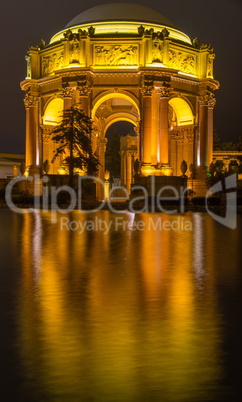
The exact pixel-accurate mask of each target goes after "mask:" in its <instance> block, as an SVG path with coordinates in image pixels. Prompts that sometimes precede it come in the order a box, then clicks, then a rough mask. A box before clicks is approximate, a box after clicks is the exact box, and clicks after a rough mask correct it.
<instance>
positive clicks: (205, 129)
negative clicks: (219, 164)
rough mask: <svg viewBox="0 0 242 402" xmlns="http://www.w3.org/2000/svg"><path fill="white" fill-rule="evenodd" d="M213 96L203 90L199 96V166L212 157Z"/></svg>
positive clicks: (209, 160) (205, 163)
mask: <svg viewBox="0 0 242 402" xmlns="http://www.w3.org/2000/svg"><path fill="white" fill-rule="evenodd" d="M215 102H216V100H215V97H214V94H213V93H212V92H209V91H203V93H202V94H201V96H200V97H199V139H200V141H199V149H200V153H199V155H200V166H209V165H210V163H212V159H213V108H214V106H215Z"/></svg>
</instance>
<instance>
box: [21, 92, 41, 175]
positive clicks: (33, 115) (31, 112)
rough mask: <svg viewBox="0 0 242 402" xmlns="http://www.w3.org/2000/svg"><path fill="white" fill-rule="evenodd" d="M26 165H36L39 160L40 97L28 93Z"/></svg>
mask: <svg viewBox="0 0 242 402" xmlns="http://www.w3.org/2000/svg"><path fill="white" fill-rule="evenodd" d="M24 104H25V108H26V167H29V166H36V165H37V160H38V155H37V153H38V98H37V97H35V96H33V95H32V94H31V93H26V95H25V99H24Z"/></svg>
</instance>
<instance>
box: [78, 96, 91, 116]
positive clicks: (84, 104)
mask: <svg viewBox="0 0 242 402" xmlns="http://www.w3.org/2000/svg"><path fill="white" fill-rule="evenodd" d="M79 105H80V106H79V108H80V109H81V110H82V111H83V112H84V113H85V115H86V116H89V106H88V95H83V96H82V95H80V97H79Z"/></svg>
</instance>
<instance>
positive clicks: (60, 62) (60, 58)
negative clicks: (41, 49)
mask: <svg viewBox="0 0 242 402" xmlns="http://www.w3.org/2000/svg"><path fill="white" fill-rule="evenodd" d="M63 66H64V55H63V52H58V53H54V54H51V55H49V56H43V57H42V63H41V67H42V68H41V71H42V76H44V75H49V74H52V73H53V72H54V71H55V70H61V69H62V68H63Z"/></svg>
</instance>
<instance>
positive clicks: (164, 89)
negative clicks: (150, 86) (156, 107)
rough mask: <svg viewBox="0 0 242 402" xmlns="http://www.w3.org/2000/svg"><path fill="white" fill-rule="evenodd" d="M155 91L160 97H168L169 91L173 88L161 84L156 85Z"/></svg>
mask: <svg viewBox="0 0 242 402" xmlns="http://www.w3.org/2000/svg"><path fill="white" fill-rule="evenodd" d="M156 91H157V93H158V95H159V97H160V98H169V97H170V93H171V92H172V91H173V88H171V87H170V86H167V85H163V86H161V87H156Z"/></svg>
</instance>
